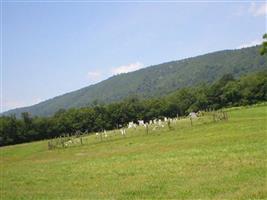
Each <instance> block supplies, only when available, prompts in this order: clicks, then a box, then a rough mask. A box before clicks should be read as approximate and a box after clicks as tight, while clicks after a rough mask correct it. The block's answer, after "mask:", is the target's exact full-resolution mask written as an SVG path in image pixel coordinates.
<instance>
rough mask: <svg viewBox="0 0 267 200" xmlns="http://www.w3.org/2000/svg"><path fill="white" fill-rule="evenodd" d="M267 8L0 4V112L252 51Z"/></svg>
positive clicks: (246, 4)
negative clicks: (172, 64) (204, 57)
mask: <svg viewBox="0 0 267 200" xmlns="http://www.w3.org/2000/svg"><path fill="white" fill-rule="evenodd" d="M266 6H267V4H266V2H264V1H249V2H242V1H239V2H233V1H232V2H230V3H229V2H228V3H227V2H211V1H209V2H204V1H202V2H197V1H194V2H193V1H191V2H188V3H186V2H185V1H183V2H155V1H154V2H153V1H147V2H118V1H117V2H88V1H87V2H85V1H83V2H74V1H73V2H71V1H68V2H60V1H52V0H50V1H49V2H45V1H43V2H41V1H39V2H38V1H36V2H34V1H24V2H23V1H12V0H9V1H3V2H2V13H1V15H2V96H3V99H2V108H1V109H2V111H6V110H9V109H12V108H16V107H22V106H28V105H32V104H36V103H38V102H40V101H43V100H46V99H49V98H52V97H55V96H58V95H61V94H64V93H66V92H70V91H73V90H77V89H80V88H82V87H85V86H88V85H90V84H94V83H97V82H99V81H101V80H104V79H106V78H108V77H110V76H112V75H114V74H118V73H122V72H128V71H132V70H136V69H139V68H142V67H146V66H150V65H153V64H159V63H162V62H166V61H171V60H179V59H182V58H186V57H191V56H196V55H200V54H204V53H207V52H212V51H218V50H223V49H235V48H241V47H245V46H252V45H255V44H258V43H260V42H261V37H262V35H263V33H264V32H266V13H267V7H266Z"/></svg>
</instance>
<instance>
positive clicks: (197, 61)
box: [6, 46, 267, 117]
mask: <svg viewBox="0 0 267 200" xmlns="http://www.w3.org/2000/svg"><path fill="white" fill-rule="evenodd" d="M259 51H260V46H256V47H250V48H244V49H238V50H226V51H220V52H215V53H210V54H206V55H202V56H197V57H194V58H188V59H183V60H180V61H173V62H167V63H163V64H160V65H155V66H151V67H147V68H144V69H140V70H138V71H135V72H131V73H127V74H120V75H116V76H113V77H111V78H109V79H107V80H105V81H102V82H100V83H98V84H95V85H91V86H89V87H85V88H83V89H80V90H77V91H74V92H71V93H68V94H65V95H62V96H58V97H56V98H53V99H50V100H47V101H44V102H42V103H39V104H37V105H34V106H30V107H27V108H19V109H15V110H12V111H9V112H7V113H6V114H13V113H14V114H16V116H17V117H18V116H20V114H21V113H22V112H30V113H31V114H32V115H37V116H52V115H53V114H54V113H55V112H56V111H57V110H59V109H60V108H64V109H69V108H79V107H84V106H88V105H91V104H92V103H93V102H94V101H95V100H97V101H98V102H102V103H106V104H107V103H113V102H118V101H122V100H123V99H124V98H126V97H128V96H130V95H132V94H134V95H136V96H138V97H139V98H151V97H152V98H156V97H162V96H165V95H167V94H169V93H170V92H173V91H175V90H177V89H179V88H184V87H192V86H197V85H199V84H200V83H203V82H204V83H207V84H211V83H213V82H214V81H216V80H218V79H220V77H222V76H223V75H224V74H228V73H230V74H233V76H234V77H235V78H238V77H240V76H242V75H245V74H248V73H251V72H257V71H262V70H266V69H267V56H261V55H260V54H259ZM70 81H71V80H70Z"/></svg>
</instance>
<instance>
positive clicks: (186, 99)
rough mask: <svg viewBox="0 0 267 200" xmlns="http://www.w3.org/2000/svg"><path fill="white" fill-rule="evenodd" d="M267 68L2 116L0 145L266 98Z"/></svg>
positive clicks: (243, 103) (250, 102)
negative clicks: (152, 95)
mask: <svg viewBox="0 0 267 200" xmlns="http://www.w3.org/2000/svg"><path fill="white" fill-rule="evenodd" d="M266 92H267V71H263V72H261V73H256V74H251V75H247V76H243V77H241V78H240V79H234V77H233V75H231V74H226V75H224V76H223V77H222V78H221V79H220V80H219V81H217V82H215V83H214V84H211V85H206V84H202V85H199V86H197V87H191V88H190V87H188V88H183V89H180V90H177V91H175V92H173V93H171V94H170V95H168V96H165V97H162V98H157V99H146V100H140V99H138V98H137V97H131V98H127V99H125V100H124V101H122V102H119V103H112V104H108V105H101V104H99V103H97V102H95V103H94V104H93V105H92V106H90V107H84V108H77V109H75V108H72V109H69V110H64V109H60V110H58V111H57V112H56V113H55V114H54V115H53V116H52V117H31V116H30V114H29V113H27V112H25V113H22V115H21V118H16V116H15V115H14V114H13V115H10V116H2V117H0V125H1V127H0V128H1V129H0V145H1V146H3V145H8V144H16V143H22V142H28V141H34V140H41V139H46V138H53V137H56V136H60V135H63V134H75V133H76V132H77V131H79V132H95V131H102V130H104V129H107V130H108V129H114V128H118V127H119V126H125V125H126V124H127V123H128V122H130V121H135V122H136V121H137V120H138V119H143V120H145V121H148V120H151V119H154V118H161V117H163V116H166V117H176V116H177V115H179V116H182V115H187V114H188V113H189V112H191V111H198V110H207V109H219V108H222V107H227V106H237V105H250V104H254V103H257V102H261V101H266V100H267V94H266Z"/></svg>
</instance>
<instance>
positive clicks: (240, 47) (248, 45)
mask: <svg viewBox="0 0 267 200" xmlns="http://www.w3.org/2000/svg"><path fill="white" fill-rule="evenodd" d="M261 43H262V40H259V39H256V40H253V41H250V42H246V43H243V44H241V45H239V46H238V47H237V49H242V48H246V47H251V46H255V45H258V44H261Z"/></svg>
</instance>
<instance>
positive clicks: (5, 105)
mask: <svg viewBox="0 0 267 200" xmlns="http://www.w3.org/2000/svg"><path fill="white" fill-rule="evenodd" d="M41 101H43V100H42V99H41V98H39V97H36V98H33V99H31V100H30V101H27V102H25V101H19V100H7V99H3V101H2V111H3V112H5V111H8V110H11V109H14V108H21V107H26V106H31V105H34V104H37V103H40V102H41Z"/></svg>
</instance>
